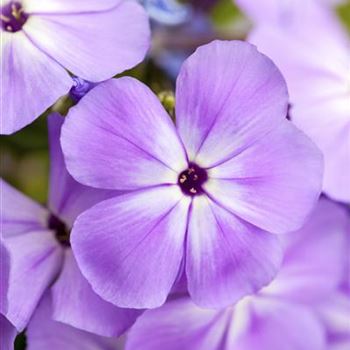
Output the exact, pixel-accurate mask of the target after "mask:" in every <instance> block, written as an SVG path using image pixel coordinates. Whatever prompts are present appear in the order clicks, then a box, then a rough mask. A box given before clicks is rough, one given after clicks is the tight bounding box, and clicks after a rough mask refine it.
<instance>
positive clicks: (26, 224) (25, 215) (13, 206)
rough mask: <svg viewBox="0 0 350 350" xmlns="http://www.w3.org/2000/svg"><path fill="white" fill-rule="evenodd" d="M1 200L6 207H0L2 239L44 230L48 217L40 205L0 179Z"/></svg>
mask: <svg viewBox="0 0 350 350" xmlns="http://www.w3.org/2000/svg"><path fill="white" fill-rule="evenodd" d="M0 191H1V198H2V200H3V202H4V203H6V205H3V206H2V207H1V225H2V231H1V234H2V238H5V239H6V238H7V237H12V236H16V235H19V234H23V233H26V232H28V231H30V230H35V231H39V230H44V229H45V228H46V227H47V225H46V222H47V219H48V217H49V213H48V211H47V210H46V209H45V208H44V207H42V206H41V205H39V204H37V203H36V202H34V201H33V200H32V199H30V198H28V197H26V196H25V195H24V194H22V193H20V192H19V191H17V190H16V189H15V188H14V187H12V186H11V185H9V184H7V183H6V182H5V181H4V180H2V179H0Z"/></svg>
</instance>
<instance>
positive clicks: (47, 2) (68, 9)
mask: <svg viewBox="0 0 350 350" xmlns="http://www.w3.org/2000/svg"><path fill="white" fill-rule="evenodd" d="M121 2H122V0H98V1H96V0H74V1H71V0H22V4H23V8H24V11H25V12H26V13H39V14H40V13H52V14H58V13H63V14H68V13H77V12H78V13H85V12H97V11H105V10H109V9H111V8H112V7H115V6H117V5H118V4H119V3H121Z"/></svg>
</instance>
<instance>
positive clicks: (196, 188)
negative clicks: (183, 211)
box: [177, 163, 208, 196]
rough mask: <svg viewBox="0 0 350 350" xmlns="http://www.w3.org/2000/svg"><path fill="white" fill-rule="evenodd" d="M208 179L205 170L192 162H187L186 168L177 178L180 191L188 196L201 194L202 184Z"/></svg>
mask: <svg viewBox="0 0 350 350" xmlns="http://www.w3.org/2000/svg"><path fill="white" fill-rule="evenodd" d="M207 180H208V174H207V172H206V170H204V169H202V168H201V167H199V166H198V165H196V164H194V163H189V164H188V169H186V170H184V171H183V172H182V173H181V174H180V175H179V178H178V180H177V183H178V185H179V186H180V188H181V190H182V192H183V193H184V194H186V195H188V196H195V195H198V194H202V193H203V192H204V190H203V187H202V186H203V184H204V183H205V182H206V181H207Z"/></svg>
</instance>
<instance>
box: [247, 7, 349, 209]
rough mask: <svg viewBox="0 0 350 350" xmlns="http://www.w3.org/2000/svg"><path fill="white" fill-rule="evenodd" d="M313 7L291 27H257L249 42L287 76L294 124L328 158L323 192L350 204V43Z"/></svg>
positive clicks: (334, 23)
mask: <svg viewBox="0 0 350 350" xmlns="http://www.w3.org/2000/svg"><path fill="white" fill-rule="evenodd" d="M310 6H311V7H312V9H309V10H308V11H306V12H305V11H304V6H299V7H298V8H297V9H296V10H295V11H294V12H296V13H295V14H294V15H293V17H292V18H290V21H288V25H283V23H280V25H279V26H276V25H262V26H258V27H257V28H256V29H255V30H254V31H253V33H252V34H251V35H250V38H249V40H250V41H252V42H253V43H255V44H257V46H258V48H259V50H261V51H262V52H264V53H266V54H267V55H269V56H270V57H271V58H272V59H273V60H274V61H275V62H276V64H277V66H278V67H279V68H280V69H281V71H282V72H283V74H284V76H285V77H286V80H287V83H288V87H289V92H290V96H291V104H292V108H291V111H290V115H291V119H292V121H293V122H294V123H295V124H296V125H297V126H298V127H299V128H300V129H301V130H303V131H304V132H305V133H306V134H307V135H309V136H310V137H311V139H312V140H313V141H314V142H315V143H316V144H317V146H318V147H319V148H320V149H321V150H322V152H323V153H324V156H325V177H324V186H323V190H324V191H325V192H326V193H327V194H328V195H329V196H331V197H332V198H334V199H336V200H340V201H344V202H349V201H350V189H349V186H348V178H349V176H350V165H349V164H350V161H349V160H350V119H349V113H350V104H349V103H348V93H349V89H348V78H347V77H348V69H349V68H348V67H349V43H350V42H349V37H348V35H347V33H346V31H345V30H344V29H343V28H342V27H341V25H340V22H339V20H338V18H337V17H336V16H334V14H333V13H332V11H329V10H328V11H327V10H326V11H324V9H322V8H321V7H320V6H315V5H312V2H310V4H309V6H308V7H310ZM313 7H314V8H313ZM315 37H319V38H322V40H315Z"/></svg>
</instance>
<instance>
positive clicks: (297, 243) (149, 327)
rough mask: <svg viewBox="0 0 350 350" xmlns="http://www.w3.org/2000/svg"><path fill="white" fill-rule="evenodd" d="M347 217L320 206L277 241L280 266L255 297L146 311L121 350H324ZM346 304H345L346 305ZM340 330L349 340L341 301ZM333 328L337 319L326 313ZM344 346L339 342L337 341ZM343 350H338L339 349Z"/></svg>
mask: <svg viewBox="0 0 350 350" xmlns="http://www.w3.org/2000/svg"><path fill="white" fill-rule="evenodd" d="M349 224H350V222H349V215H348V212H347V210H345V209H344V208H343V207H341V206H339V205H338V204H335V203H333V202H331V201H329V200H326V199H322V200H320V202H319V204H318V206H317V207H316V210H315V211H314V212H313V214H312V216H311V217H310V219H309V221H308V222H307V224H306V225H305V226H304V227H303V228H302V229H301V230H300V231H299V232H294V233H291V234H289V235H285V236H283V238H284V240H283V243H284V245H285V247H286V249H285V258H284V261H283V265H282V268H281V270H280V271H279V273H278V275H277V277H276V279H275V280H274V281H273V282H272V283H271V284H270V285H269V286H267V287H265V288H263V289H262V290H261V291H260V292H259V293H258V294H256V295H254V296H248V297H246V298H244V299H242V300H241V301H239V302H238V303H237V304H236V305H235V306H232V307H228V308H226V309H222V310H208V309H200V308H199V307H198V306H196V305H195V304H194V303H193V302H191V300H190V299H189V298H180V299H177V300H173V301H170V302H168V303H167V304H165V305H164V306H162V307H161V308H159V309H155V310H149V311H146V312H145V313H144V314H143V315H142V316H141V317H140V318H139V319H138V321H137V322H136V323H135V325H134V327H133V328H132V329H131V331H130V333H129V335H128V341H127V346H126V350H141V349H142V350H163V349H167V350H177V349H183V350H207V349H208V350H209V349H210V350H257V349H259V350H330V349H333V346H334V345H335V344H334V341H333V339H331V338H330V337H329V334H330V331H331V328H332V327H331V324H332V323H331V322H330V321H331V320H330V319H328V322H325V320H326V317H322V316H321V317H320V311H319V308H320V306H321V305H322V304H324V303H325V302H332V303H333V304H335V302H336V301H339V300H340V298H339V296H338V297H336V295H338V294H339V291H338V290H339V286H340V284H341V281H342V278H343V273H344V266H345V258H346V256H347V254H348V250H347V246H346V244H345V243H346V239H348V238H349V231H348V228H349ZM346 298H347V299H346ZM346 298H345V294H344V295H343V304H342V307H343V308H344V309H343V312H342V313H343V315H342V319H340V318H339V317H338V319H337V322H336V323H334V324H333V328H334V326H335V325H337V324H338V325H340V324H341V325H342V327H343V328H344V329H345V328H346V327H347V331H345V332H344V333H343V336H344V337H346V334H347V337H348V338H347V339H348V340H349V339H350V329H349V322H348V321H349V318H348V317H349V314H347V317H345V314H346V312H348V311H349V308H350V300H349V298H348V296H347V297H346ZM329 311H330V312H329V314H328V316H330V315H331V314H333V320H332V321H334V319H335V316H336V315H339V314H340V312H339V311H338V310H336V308H334V306H333V307H332V310H330V309H329ZM343 339H345V338H343ZM344 349H345V348H344Z"/></svg>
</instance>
